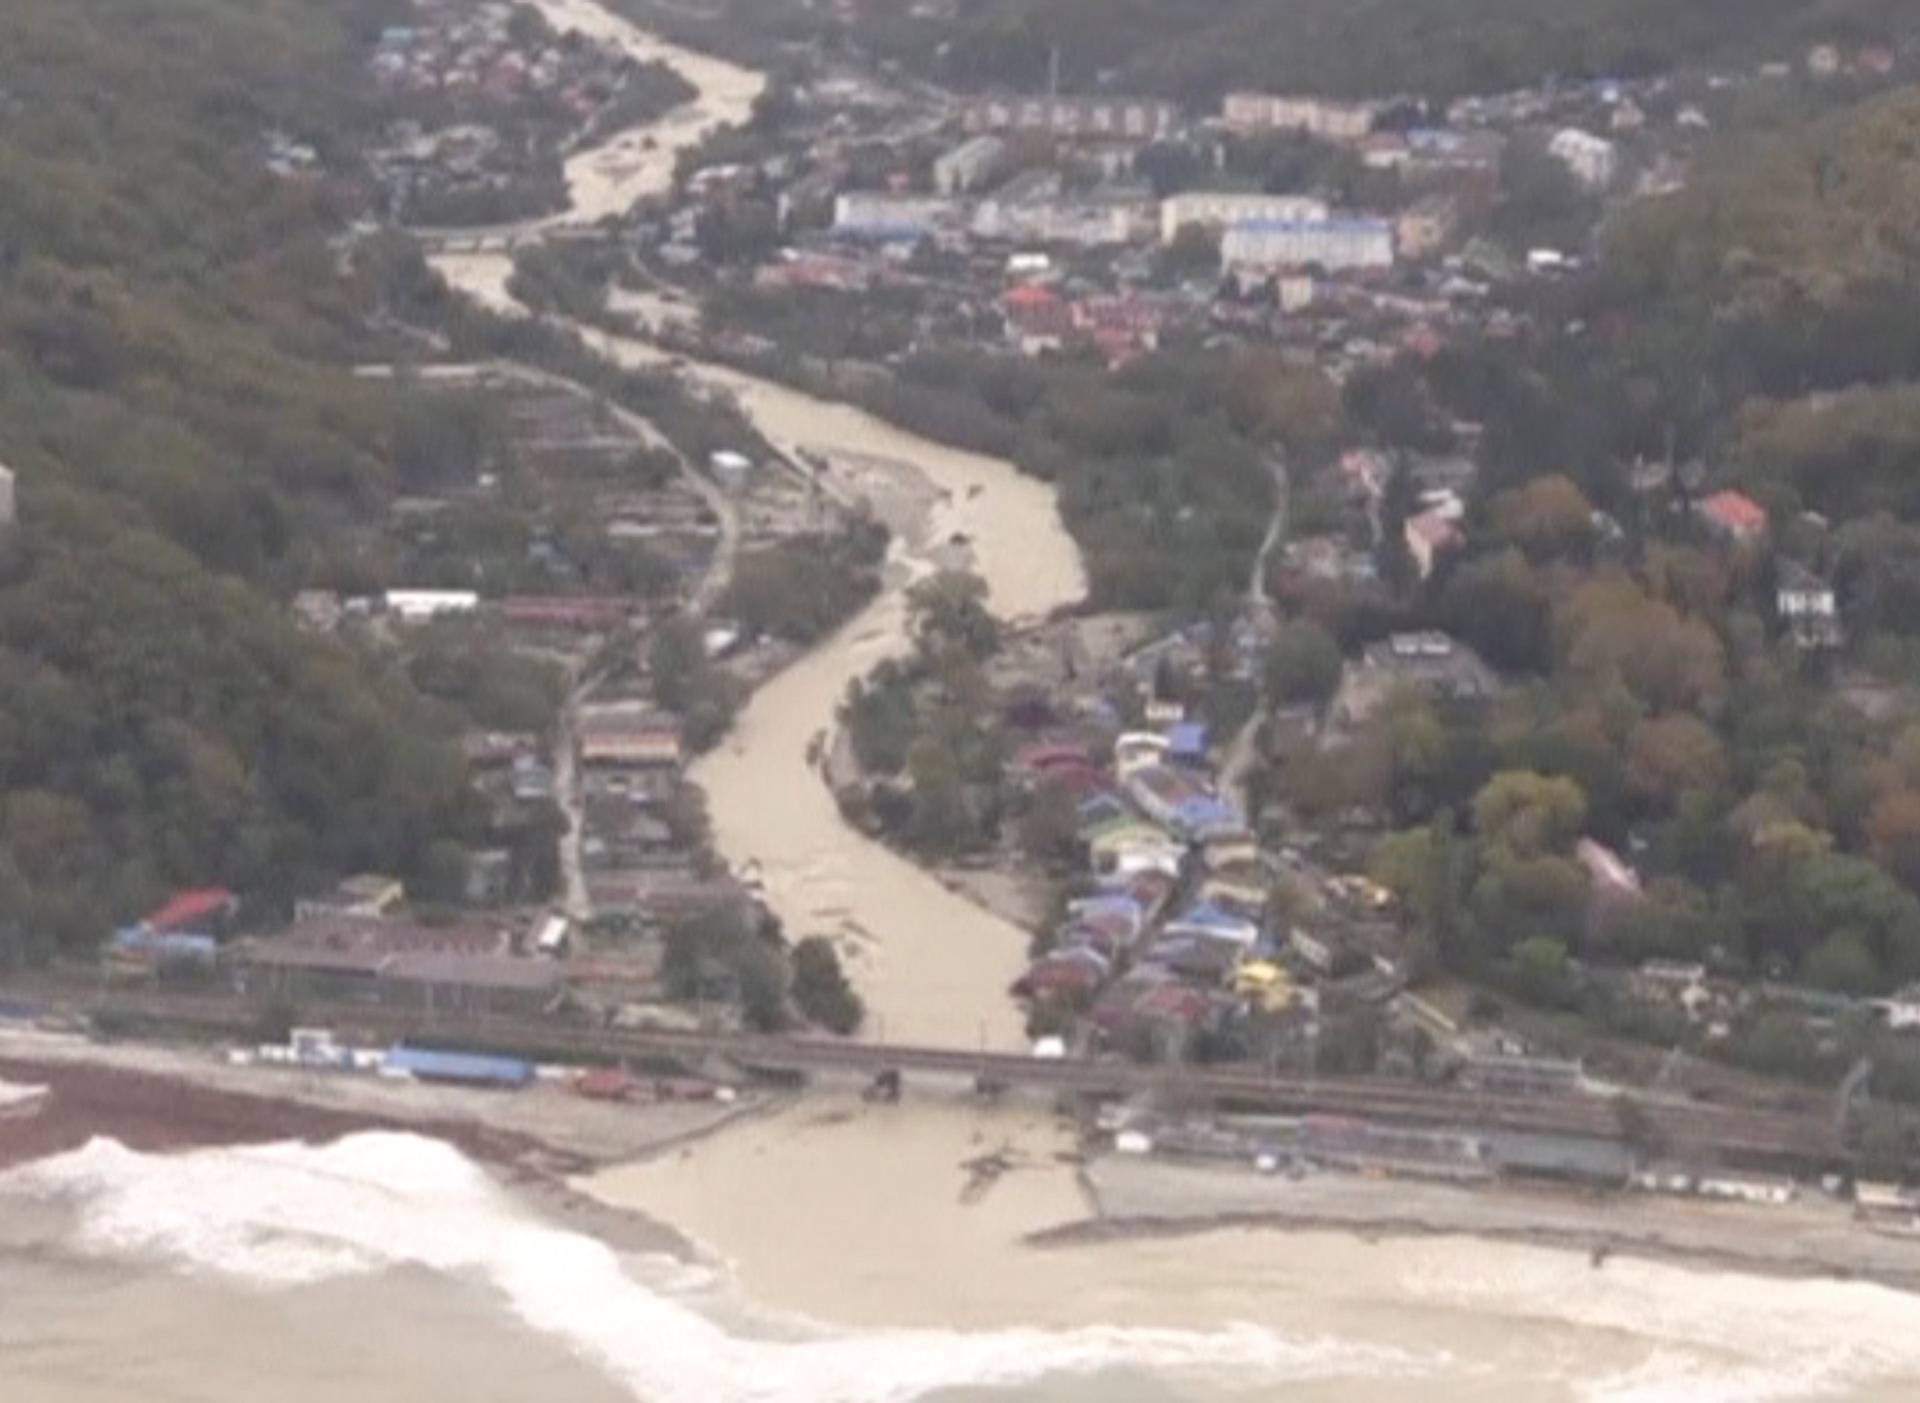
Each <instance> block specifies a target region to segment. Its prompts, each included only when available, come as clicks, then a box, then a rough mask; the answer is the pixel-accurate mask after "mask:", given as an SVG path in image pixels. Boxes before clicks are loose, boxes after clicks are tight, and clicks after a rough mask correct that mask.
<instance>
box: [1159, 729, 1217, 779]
mask: <svg viewBox="0 0 1920 1403" xmlns="http://www.w3.org/2000/svg"><path fill="white" fill-rule="evenodd" d="M1208 734H1209V733H1208V730H1207V725H1206V723H1205V722H1204V721H1182V722H1180V723H1179V724H1178V725H1176V726H1173V727H1171V728H1170V729H1169V730H1168V731H1167V752H1166V758H1167V761H1168V763H1170V764H1174V765H1184V766H1186V767H1187V768H1188V769H1204V768H1205V767H1206V764H1207V744H1208Z"/></svg>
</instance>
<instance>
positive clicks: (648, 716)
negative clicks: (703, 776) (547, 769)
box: [575, 703, 685, 770]
mask: <svg viewBox="0 0 1920 1403" xmlns="http://www.w3.org/2000/svg"><path fill="white" fill-rule="evenodd" d="M575 729H576V733H577V734H578V736H579V743H580V763H581V764H583V765H589V766H618V767H623V768H633V769H661V770H677V769H679V768H680V765H681V763H682V761H683V760H684V759H685V753H684V744H683V741H682V736H681V726H680V721H679V719H678V718H677V717H674V716H670V715H667V714H666V713H664V712H652V711H648V710H646V709H644V708H634V707H631V706H628V705H625V704H618V703H616V704H615V705H613V706H609V707H605V708H599V707H583V708H582V709H581V714H580V719H579V722H578V724H577V726H576V728H575Z"/></svg>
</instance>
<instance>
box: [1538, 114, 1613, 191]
mask: <svg viewBox="0 0 1920 1403" xmlns="http://www.w3.org/2000/svg"><path fill="white" fill-rule="evenodd" d="M1547 153H1548V154H1549V155H1551V156H1552V157H1553V158H1554V159H1555V160H1557V161H1559V162H1560V163H1561V164H1562V165H1564V166H1565V167H1566V168H1567V169H1568V170H1569V171H1571V172H1572V173H1573V178H1574V179H1575V180H1578V181H1579V182H1580V183H1581V184H1582V185H1584V186H1586V187H1587V188H1588V189H1589V190H1604V189H1606V187H1607V186H1609V185H1611V184H1613V178H1614V176H1615V175H1617V174H1618V173H1619V170H1620V153H1619V150H1618V149H1617V148H1616V147H1615V146H1614V144H1613V143H1612V142H1611V141H1608V140H1607V139H1606V138H1605V137H1599V136H1595V135H1593V134H1592V133H1591V132H1583V131H1581V130H1580V129H1579V128H1578V127H1565V128H1563V129H1562V130H1560V131H1559V132H1557V133H1556V134H1555V135H1554V137H1553V140H1551V141H1549V142H1548V143H1547Z"/></svg>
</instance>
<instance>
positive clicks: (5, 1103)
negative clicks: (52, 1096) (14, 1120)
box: [0, 1081, 47, 1111]
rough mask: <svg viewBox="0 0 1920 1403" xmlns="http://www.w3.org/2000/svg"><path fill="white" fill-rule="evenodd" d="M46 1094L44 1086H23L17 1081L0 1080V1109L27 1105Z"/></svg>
mask: <svg viewBox="0 0 1920 1403" xmlns="http://www.w3.org/2000/svg"><path fill="white" fill-rule="evenodd" d="M46 1094H47V1088H46V1087H44V1086H23V1085H21V1084H20V1083H19V1082H12V1081H0V1111H5V1110H7V1109H9V1108H10V1107H15V1106H28V1105H31V1104H32V1103H33V1102H35V1101H38V1100H39V1099H40V1098H41V1097H43V1096H45V1095H46Z"/></svg>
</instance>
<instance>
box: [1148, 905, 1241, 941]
mask: <svg viewBox="0 0 1920 1403" xmlns="http://www.w3.org/2000/svg"><path fill="white" fill-rule="evenodd" d="M1160 933H1161V936H1162V938H1164V939H1166V940H1197V941H1207V942H1219V943H1225V944H1227V945H1231V946H1234V947H1235V948H1236V949H1238V950H1241V951H1243V952H1244V951H1247V950H1251V949H1252V948H1253V946H1254V944H1255V943H1256V942H1257V941H1258V940H1259V939H1260V923H1259V922H1258V921H1253V920H1248V919H1247V918H1246V917H1244V916H1240V915H1236V914H1235V913H1233V912H1231V911H1227V910H1225V909H1223V908H1221V907H1218V906H1215V905H1213V904H1211V903H1209V902H1205V901H1203V902H1199V903H1198V904H1196V905H1194V906H1190V907H1188V908H1187V909H1186V910H1185V911H1183V912H1181V913H1180V914H1179V915H1177V916H1175V917H1173V918H1172V919H1171V920H1169V921H1168V922H1167V923H1166V924H1165V925H1164V926H1162V927H1161V928H1160Z"/></svg>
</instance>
